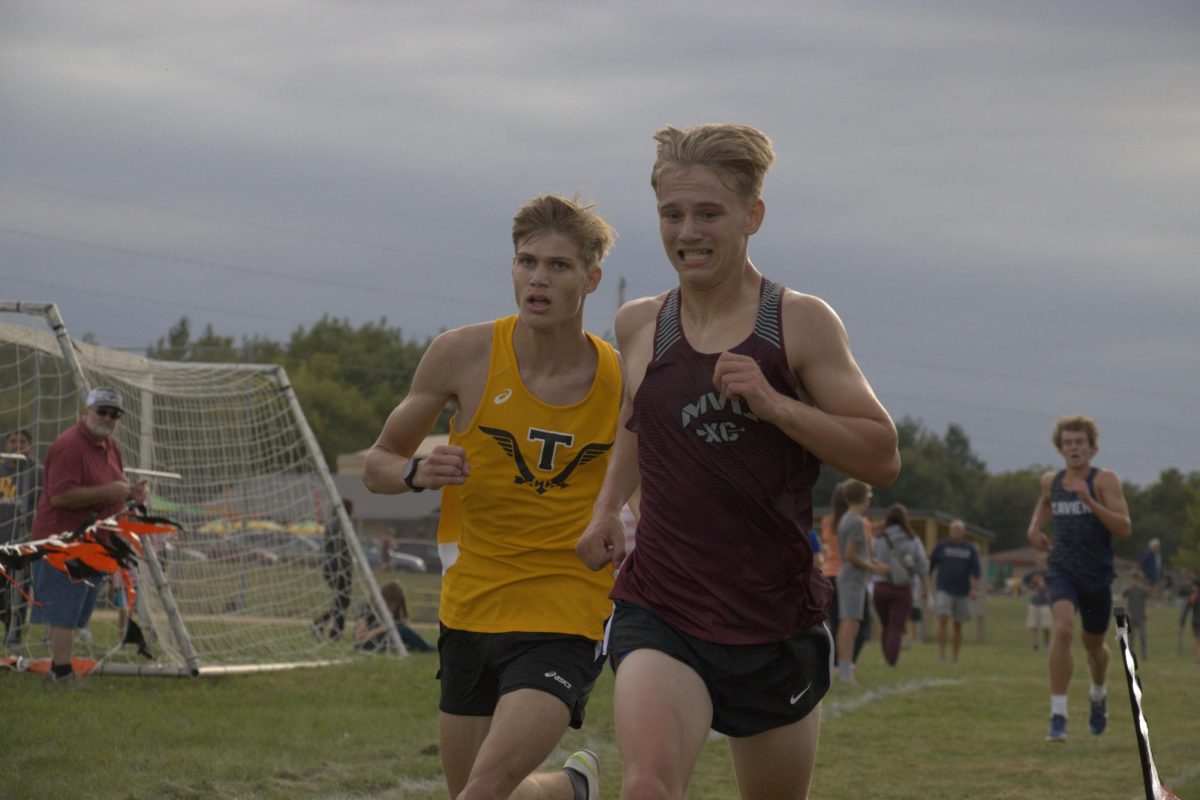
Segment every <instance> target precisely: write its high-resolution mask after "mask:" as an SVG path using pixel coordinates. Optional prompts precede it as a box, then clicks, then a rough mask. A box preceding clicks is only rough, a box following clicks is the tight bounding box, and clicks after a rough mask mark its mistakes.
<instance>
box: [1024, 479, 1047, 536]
mask: <svg viewBox="0 0 1200 800" xmlns="http://www.w3.org/2000/svg"><path fill="white" fill-rule="evenodd" d="M1053 480H1054V473H1053V472H1047V473H1046V474H1044V475H1042V494H1041V496H1040V497H1039V498H1038V501H1037V505H1035V506H1034V507H1033V516H1032V517H1031V518H1030V520H1029V530H1027V531H1026V532H1025V538H1027V539H1029V543H1030V544H1031V545H1033V546H1034V547H1035V548H1037V549H1038V550H1042V551H1043V552H1045V551H1049V550H1050V537H1048V536H1047V535H1046V534H1045V532H1044V531H1043V530H1042V528H1043V527H1044V526H1045V525H1046V523H1047V522H1049V521H1050V516H1051V515H1050V482H1051V481H1053Z"/></svg>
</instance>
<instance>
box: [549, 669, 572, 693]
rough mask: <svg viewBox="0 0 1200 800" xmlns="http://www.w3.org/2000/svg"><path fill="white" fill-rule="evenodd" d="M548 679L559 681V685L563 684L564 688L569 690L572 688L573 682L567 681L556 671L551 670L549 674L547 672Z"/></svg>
mask: <svg viewBox="0 0 1200 800" xmlns="http://www.w3.org/2000/svg"><path fill="white" fill-rule="evenodd" d="M546 677H547V678H554V680H556V681H558V682H559V683H561V684H562V685H563V686H565V687H567V688H568V689H570V688H571V682H570V681H569V680H567V679H566V678H564V677H563V676H562V675H559V674H558V673H557V672H555V671H554V670H550V671H549V672H547V673H546Z"/></svg>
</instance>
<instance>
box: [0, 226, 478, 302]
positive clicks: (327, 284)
mask: <svg viewBox="0 0 1200 800" xmlns="http://www.w3.org/2000/svg"><path fill="white" fill-rule="evenodd" d="M0 233H8V234H10V235H13V236H22V237H26V238H29V239H41V240H44V241H50V242H58V243H60V244H69V245H71V246H73V247H82V248H87V249H91V250H103V251H107V252H112V253H120V254H122V255H131V256H137V257H138V258H148V259H153V260H156V261H170V262H174V263H178V264H186V265H188V266H193V267H208V268H211V269H221V270H226V271H229V272H236V273H239V274H243V275H256V276H259V277H264V278H271V279H274V280H283V281H291V282H293V283H307V284H311V285H314V286H321V287H324V288H337V289H353V290H354V291H359V292H366V293H369V294H381V293H382V294H396V295H401V296H404V297H413V298H417V299H422V300H437V301H439V302H444V303H464V304H467V305H478V306H486V307H489V308H494V307H495V306H496V305H497V303H496V302H495V301H484V300H475V299H473V298H470V297H461V296H457V297H451V296H448V295H441V294H434V293H432V292H417V291H412V290H411V289H398V288H396V287H394V286H379V285H376V284H363V283H353V282H350V281H346V280H341V279H337V278H314V277H310V276H306V275H288V274H286V273H283V272H277V271H275V270H270V269H265V268H263V267H244V266H239V265H237V264H226V263H223V262H220V261H209V260H206V259H201V258H192V257H189V256H177V255H172V254H170V253H155V252H151V251H149V250H139V249H137V248H133V247H125V246H123V245H112V244H103V243H101V242H91V241H87V240H84V239H75V238H72V237H69V236H56V235H53V234H48V233H41V232H38V231H29V230H22V229H19V228H12V227H9V226H6V225H0Z"/></svg>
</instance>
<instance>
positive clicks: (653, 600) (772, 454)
mask: <svg viewBox="0 0 1200 800" xmlns="http://www.w3.org/2000/svg"><path fill="white" fill-rule="evenodd" d="M655 139H656V140H657V141H658V144H659V147H658V160H657V162H656V163H655V166H654V169H653V171H652V174H651V184H652V186H653V187H654V190H655V192H656V194H657V198H658V212H659V227H660V233H661V235H662V240H663V245H664V247H665V249H666V252H667V256H668V259H669V260H670V262H671V264H672V266H673V267H674V269H675V270H676V272H677V273H678V276H679V287H678V288H676V289H673V290H671V291H670V292H668V293H666V294H664V295H660V296H658V297H652V298H643V299H641V300H635V301H633V302H631V303H627V304H626V305H625V306H623V307H622V308H621V310H620V311H619V312H618V313H617V319H616V332H617V341H618V345H619V347H620V350H621V354H622V359H623V361H624V367H625V379H626V380H625V396H624V402H623V405H622V412H621V414H622V416H621V422H622V426H621V427H620V428H619V430H618V433H617V439H616V443H615V444H614V447H613V451H612V452H613V455H612V459H611V461H610V463H609V467H608V472H607V476H606V478H605V482H604V487H603V488H602V489H601V491H600V496H599V498H598V499H597V501H596V506H595V510H594V512H593V516H592V522H591V524H590V525H589V526H588V528H587V530H586V531H585V532H584V534H583V536H582V537H581V538H580V540H579V544H578V547H577V548H576V549H577V551H578V552H579V555H580V557H581V558H582V559H583V560H584V562H585V563H586V564H587V565H588V566H589V567H591V568H593V569H599V568H601V567H603V566H604V565H606V564H608V563H610V562H611V563H613V564H615V565H620V567H621V569H620V574H619V575H618V578H617V584H616V587H615V589H614V590H613V595H612V596H613V598H614V600H615V601H616V611H615V614H614V616H613V620H612V622H611V630H610V636H609V652H610V654H611V655H612V657H613V661H614V664H615V665H616V666H617V678H616V686H615V689H614V706H615V715H614V716H615V727H616V736H617V743H618V747H619V750H620V752H621V757H622V776H623V783H624V785H623V791H622V795H623V796H642V795H646V794H647V792H648V791H649V790H656V791H657V790H663V789H665V792H666V794H667V795H668V796H674V797H682V796H683V795H684V793H685V792H686V789H687V784H688V781H689V780H690V778H691V774H692V771H693V769H694V767H695V764H696V760H697V758H698V757H699V755H700V750H701V748H702V746H703V745H704V742H705V740H706V738H707V735H708V731H709V729H710V728H715V729H716V730H718V731H720V732H722V733H725V734H726V735H727V736H728V737H729V743H730V748H731V751H732V755H733V759H734V764H735V770H736V773H737V781H738V786H739V789H740V791H741V792H742V795H743V796H744V797H783V796H786V797H803V796H806V794H807V791H808V786H809V782H810V780H811V777H812V768H813V762H814V760H815V757H816V747H817V737H818V733H819V731H820V700H821V698H822V696H823V695H824V694H825V692H826V691H827V690H828V687H829V682H830V679H831V674H830V673H831V659H832V641H831V639H830V636H829V632H828V629H827V628H826V627H825V626H824V624H823V620H824V619H825V611H824V607H825V602H826V599H827V596H828V592H829V588H830V587H829V583H828V581H827V580H826V579H825V578H824V576H822V575H821V574H820V570H818V569H815V568H814V565H813V558H812V550H811V548H810V547H809V544H808V533H807V532H808V529H809V527H810V526H811V524H812V486H813V484H814V483H815V482H816V479H817V476H818V474H819V469H820V464H821V462H822V461H823V462H825V463H827V464H829V465H831V466H832V467H834V468H836V469H838V470H840V471H841V472H844V473H846V474H848V475H852V476H854V477H856V478H859V479H861V480H863V481H865V482H869V483H872V484H875V485H879V486H886V485H888V484H890V483H891V482H892V481H893V480H895V478H896V475H897V474H898V472H899V468H900V457H899V453H898V451H897V448H896V430H895V427H894V426H893V424H892V421H891V418H890V417H889V416H888V414H887V412H886V411H885V410H884V408H883V406H882V405H880V403H879V401H878V400H877V399H876V397H875V394H874V392H873V391H872V390H871V387H870V384H869V383H868V382H867V380H866V378H865V377H863V374H862V372H861V371H860V370H859V368H858V366H857V364H856V363H855V361H854V358H853V356H852V355H851V353H850V348H849V345H848V343H847V340H846V332H845V329H844V328H843V326H842V323H841V320H840V319H838V317H837V315H836V314H834V313H833V311H832V310H831V309H830V308H829V306H828V305H826V304H825V303H824V302H823V301H821V300H820V299H818V298H816V297H812V296H809V295H803V294H800V293H798V292H794V291H790V290H787V289H784V288H783V287H782V286H780V285H778V284H776V283H774V282H772V281H770V280H767V279H766V278H764V277H763V276H762V275H761V274H760V273H759V272H758V271H757V270H756V269H755V268H754V265H753V264H751V263H750V260H749V258H748V255H747V249H748V244H749V238H750V236H751V235H752V234H754V233H755V232H756V231H757V230H758V227H759V225H760V224H761V223H762V220H763V214H764V212H765V206H764V204H763V201H762V199H761V192H762V183H763V178H764V176H765V174H766V172H767V169H768V168H769V167H770V165H771V162H772V161H773V159H774V153H773V151H772V149H771V143H770V141H769V140H768V139H767V138H766V137H765V136H764V135H763V134H762V133H760V132H759V131H757V130H754V129H753V128H748V127H746V126H741V125H701V126H697V127H695V128H690V129H687V130H678V129H676V128H671V127H668V128H665V129H663V130H661V131H659V132H658V133H657V134H656V135H655ZM639 485H640V487H641V493H642V494H641V508H640V510H641V518H640V519H639V521H638V545H637V547H636V548H635V549H634V550H633V552H632V553H631V554H629V558H628V559H626V558H625V556H626V552H625V546H624V533H623V528H622V525H621V516H620V512H621V507H622V505H623V504H624V503H625V501H626V499H627V498H628V497H629V496H630V495H631V494H632V493H633V491H634V490H635V489H636V488H638V486H639ZM622 562H624V563H622ZM651 793H653V792H651Z"/></svg>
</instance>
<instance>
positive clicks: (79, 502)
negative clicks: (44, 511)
mask: <svg viewBox="0 0 1200 800" xmlns="http://www.w3.org/2000/svg"><path fill="white" fill-rule="evenodd" d="M126 500H133V501H134V502H137V503H144V502H146V482H145V481H138V482H137V483H129V482H128V481H113V482H112V483H105V484H101V485H100V486H77V487H76V488H74V489H68V490H67V491H65V492H60V493H59V494H56V495H53V496H52V497H51V498H50V505H51V506H53V507H54V508H70V509H81V508H96V507H103V506H111V505H113V504H114V503H123V502H125V501H126Z"/></svg>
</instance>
